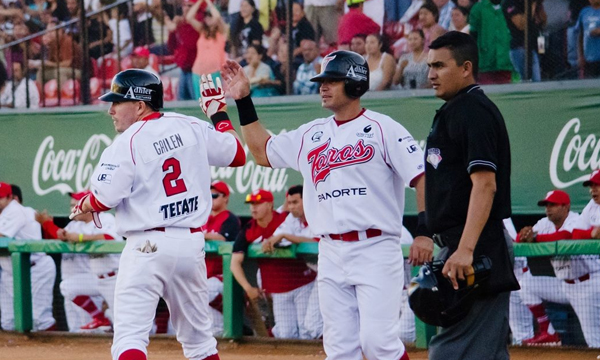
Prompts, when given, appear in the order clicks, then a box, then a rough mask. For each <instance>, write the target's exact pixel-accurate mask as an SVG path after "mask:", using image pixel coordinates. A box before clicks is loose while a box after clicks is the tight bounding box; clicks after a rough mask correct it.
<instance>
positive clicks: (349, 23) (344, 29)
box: [338, 0, 381, 50]
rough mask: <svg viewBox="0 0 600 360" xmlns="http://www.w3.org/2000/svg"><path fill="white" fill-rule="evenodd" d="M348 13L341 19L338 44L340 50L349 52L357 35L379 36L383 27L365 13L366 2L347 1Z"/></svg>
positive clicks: (358, 0)
mask: <svg viewBox="0 0 600 360" xmlns="http://www.w3.org/2000/svg"><path fill="white" fill-rule="evenodd" d="M346 3H347V4H348V12H347V13H346V14H344V16H342V18H341V19H340V25H339V27H338V42H339V49H340V50H349V49H350V42H351V41H352V38H353V37H354V35H356V34H365V35H370V34H379V33H381V27H380V26H379V25H377V23H376V22H375V21H373V20H372V19H371V18H370V17H368V16H367V15H365V14H364V13H363V3H364V0H346Z"/></svg>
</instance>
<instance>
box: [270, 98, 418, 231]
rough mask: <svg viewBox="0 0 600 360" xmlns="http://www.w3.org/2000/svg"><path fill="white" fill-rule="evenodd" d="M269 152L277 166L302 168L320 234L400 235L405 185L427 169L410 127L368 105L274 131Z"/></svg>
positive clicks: (309, 211)
mask: <svg viewBox="0 0 600 360" xmlns="http://www.w3.org/2000/svg"><path fill="white" fill-rule="evenodd" d="M266 152H267V157H268V160H269V163H270V165H271V166H272V167H273V168H284V167H290V168H292V169H295V170H297V171H300V172H301V173H302V176H303V178H304V194H303V196H302V198H303V200H304V209H305V212H306V218H307V221H308V223H309V224H310V226H311V229H312V231H313V233H314V234H317V235H327V234H342V233H346V232H349V231H362V230H367V229H379V230H382V231H383V232H384V233H388V234H393V235H396V236H400V235H401V234H402V222H401V221H400V220H401V219H402V216H403V213H404V191H405V185H406V184H407V183H410V182H411V181H412V180H413V179H415V178H416V177H417V176H419V175H420V174H421V173H422V172H423V170H424V165H423V158H424V156H423V151H422V150H421V148H420V147H419V145H418V144H417V142H416V141H415V140H414V139H413V137H412V136H411V135H410V133H409V132H408V131H407V130H406V129H405V128H404V127H403V126H402V125H400V124H399V123H397V122H396V121H394V120H393V119H392V118H390V117H389V116H386V115H383V114H379V113H376V112H374V111H370V110H363V111H362V112H361V113H360V115H359V116H358V117H357V118H356V119H353V120H351V121H346V122H344V123H341V124H340V125H338V124H337V123H336V121H335V119H334V117H333V116H330V117H328V118H324V119H316V120H313V121H311V122H309V123H307V124H304V125H302V126H300V127H299V128H298V129H296V130H292V131H290V132H288V133H284V134H280V135H277V136H273V137H271V138H270V139H269V140H268V142H267V147H266ZM358 164H360V166H353V165H358Z"/></svg>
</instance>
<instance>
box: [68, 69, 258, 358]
mask: <svg viewBox="0 0 600 360" xmlns="http://www.w3.org/2000/svg"><path fill="white" fill-rule="evenodd" d="M218 84H219V85H220V83H218ZM100 100H103V101H107V102H112V104H111V106H110V109H109V111H108V113H109V114H110V115H111V117H112V119H113V122H114V125H115V129H116V130H117V132H119V133H121V134H120V135H119V136H118V137H117V138H116V139H115V141H114V142H113V143H112V144H111V145H110V146H109V147H108V148H107V149H106V150H104V152H103V153H102V157H101V159H100V164H99V166H98V167H97V168H96V170H95V172H94V175H93V176H92V179H93V180H92V184H91V189H92V194H90V195H89V196H86V197H84V198H83V199H82V200H80V202H79V203H78V205H77V206H75V208H74V209H73V213H72V214H71V217H73V216H76V215H78V214H79V213H81V212H90V211H91V212H99V211H104V210H108V209H109V208H116V219H117V233H118V234H120V235H122V236H125V237H127V245H126V246H125V249H124V250H123V254H122V256H121V262H120V264H119V274H118V275H117V286H116V289H115V309H114V317H115V319H114V320H115V321H114V330H115V335H114V340H113V346H112V356H113V359H114V360H145V359H146V357H147V355H146V353H147V350H146V347H147V345H148V336H149V332H150V329H151V328H152V321H153V319H154V315H155V311H156V306H157V304H158V300H159V298H160V297H162V298H164V299H165V301H166V303H167V306H168V307H169V310H170V313H171V321H172V323H173V327H174V328H175V331H176V333H177V339H178V340H179V342H181V344H182V345H183V352H184V355H185V357H186V358H189V359H194V360H202V359H204V360H217V359H219V355H218V354H217V348H216V346H217V341H216V340H215V339H214V337H213V336H212V333H211V329H210V326H211V321H210V316H209V313H208V285H207V280H206V264H205V261H204V236H203V234H202V230H201V229H200V228H197V227H196V226H198V225H199V224H204V223H206V220H207V219H208V215H209V214H210V210H211V203H212V199H211V197H210V166H211V165H214V166H241V165H243V164H244V163H245V159H246V156H245V153H244V150H243V148H242V146H241V144H240V142H239V140H238V139H237V135H236V134H235V130H234V129H233V126H231V122H230V121H229V119H227V118H226V117H225V116H224V115H225V113H223V112H219V113H216V112H217V110H221V109H225V108H226V105H225V100H224V96H223V93H222V92H221V90H220V86H219V87H217V89H215V88H214V85H213V83H212V79H211V78H210V77H209V78H208V79H207V78H206V77H203V79H202V99H201V106H202V107H203V110H204V111H205V113H207V114H208V115H209V117H210V118H211V120H212V121H213V122H214V123H215V126H214V127H213V126H212V125H209V124H208V123H206V122H205V121H201V120H199V119H197V118H194V117H191V116H186V115H181V114H178V113H159V112H158V109H160V108H162V107H163V86H162V83H161V81H160V79H159V78H158V77H157V76H156V75H154V74H152V73H150V72H147V71H144V70H137V69H133V70H125V71H122V72H120V73H118V74H117V75H115V77H114V78H113V81H112V85H111V92H109V93H107V94H105V95H103V96H102V97H101V98H100ZM215 113H216V114H215ZM211 115H212V116H211ZM94 214H95V213H94Z"/></svg>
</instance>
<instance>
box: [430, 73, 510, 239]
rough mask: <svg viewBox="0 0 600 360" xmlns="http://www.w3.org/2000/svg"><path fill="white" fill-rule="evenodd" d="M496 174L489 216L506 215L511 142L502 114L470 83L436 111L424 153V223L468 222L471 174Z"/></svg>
mask: <svg viewBox="0 0 600 360" xmlns="http://www.w3.org/2000/svg"><path fill="white" fill-rule="evenodd" d="M478 170H487V171H493V172H495V173H496V189H497V190H496V195H495V197H494V203H493V206H492V210H491V213H490V217H489V218H490V220H494V219H497V220H502V219H504V218H507V217H510V213H511V210H510V145H509V142H508V133H507V132H506V125H505V124H504V118H503V117H502V114H500V111H499V110H498V108H497V107H496V105H494V103H493V102H492V101H491V100H490V99H488V97H487V96H486V95H485V94H484V93H483V91H482V90H481V89H480V87H479V85H476V84H474V85H469V86H467V87H466V88H464V89H462V90H461V91H459V92H458V93H457V94H456V96H455V97H454V98H452V99H450V100H449V101H448V102H446V104H444V106H442V107H441V108H440V109H439V110H438V111H437V114H436V115H435V118H434V120H433V125H432V127H431V130H430V132H429V136H428V137H427V147H426V151H425V173H426V177H425V181H426V183H425V189H426V200H425V201H426V208H427V220H428V227H429V229H430V230H431V231H433V232H434V233H442V232H444V231H445V230H448V229H450V228H454V227H457V226H464V224H465V222H466V220H467V211H468V208H469V198H470V196H471V188H472V186H473V184H472V183H471V178H470V175H471V173H473V172H475V171H478Z"/></svg>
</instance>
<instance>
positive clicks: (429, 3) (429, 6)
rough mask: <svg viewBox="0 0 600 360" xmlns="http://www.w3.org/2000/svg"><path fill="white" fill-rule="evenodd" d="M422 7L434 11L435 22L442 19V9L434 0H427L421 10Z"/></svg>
mask: <svg viewBox="0 0 600 360" xmlns="http://www.w3.org/2000/svg"><path fill="white" fill-rule="evenodd" d="M421 9H425V10H427V11H429V12H430V13H432V14H433V17H434V18H435V22H438V21H440V10H439V9H438V7H437V5H436V4H434V3H433V2H432V1H430V0H428V1H425V3H424V4H423V5H421V7H420V8H419V10H421Z"/></svg>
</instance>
